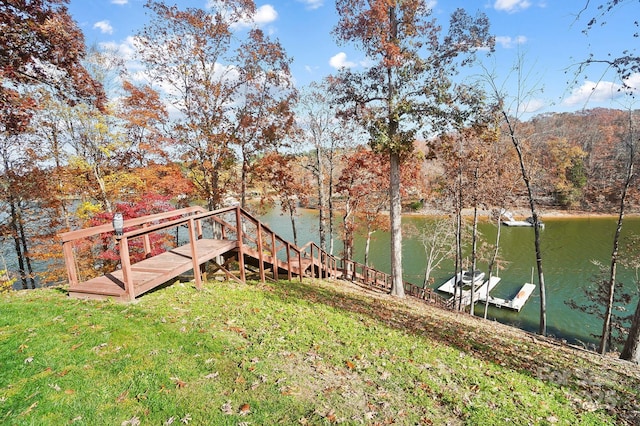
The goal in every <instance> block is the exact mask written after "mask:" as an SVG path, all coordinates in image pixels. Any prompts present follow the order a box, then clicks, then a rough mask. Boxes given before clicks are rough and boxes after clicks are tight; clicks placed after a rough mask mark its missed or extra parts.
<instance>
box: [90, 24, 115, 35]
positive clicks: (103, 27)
mask: <svg viewBox="0 0 640 426" xmlns="http://www.w3.org/2000/svg"><path fill="white" fill-rule="evenodd" d="M93 28H94V29H96V28H97V29H99V30H100V32H101V33H102V34H113V27H112V26H111V24H110V23H109V21H98V22H96V23H95V24H93Z"/></svg>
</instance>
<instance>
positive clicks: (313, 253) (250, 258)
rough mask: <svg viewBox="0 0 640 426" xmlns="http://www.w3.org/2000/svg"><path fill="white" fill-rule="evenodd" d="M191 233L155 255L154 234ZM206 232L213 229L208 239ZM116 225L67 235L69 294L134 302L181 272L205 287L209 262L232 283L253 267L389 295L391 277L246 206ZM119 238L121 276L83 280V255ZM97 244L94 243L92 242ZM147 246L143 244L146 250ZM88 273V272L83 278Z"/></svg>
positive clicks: (415, 291)
mask: <svg viewBox="0 0 640 426" xmlns="http://www.w3.org/2000/svg"><path fill="white" fill-rule="evenodd" d="M184 228H187V230H188V235H187V237H186V240H187V241H186V242H183V243H182V245H181V246H179V247H177V248H173V249H170V250H166V251H164V252H162V253H160V254H157V255H155V256H152V255H151V253H152V252H153V250H152V247H151V246H152V244H151V241H152V239H151V238H150V236H151V235H152V234H154V233H159V232H164V233H165V235H166V233H167V232H172V233H173V232H175V233H176V234H177V233H178V231H179V230H180V229H184ZM205 228H206V229H209V233H208V235H207V234H206V233H205V231H204V230H205ZM113 234H114V229H113V226H112V225H111V224H105V225H100V226H96V227H92V228H88V229H80V230H76V231H70V232H65V233H63V234H60V237H61V239H62V243H63V245H62V247H63V252H64V257H65V263H66V266H67V274H68V277H69V295H70V296H71V297H76V298H86V299H104V298H112V299H116V300H121V301H132V300H134V299H135V298H137V297H139V296H140V295H142V294H144V293H146V292H148V291H150V290H152V289H154V288H157V287H158V286H161V285H163V284H165V283H167V282H170V281H171V280H173V279H175V278H177V277H178V276H180V275H181V274H184V273H186V272H188V271H193V279H194V282H195V286H196V287H197V288H201V286H202V282H203V280H204V279H205V278H206V276H205V271H206V268H205V264H207V263H209V264H210V265H211V266H212V268H210V269H213V272H214V273H216V272H218V271H222V272H223V273H224V274H225V277H226V279H235V280H237V281H240V282H245V280H246V276H247V273H248V272H250V269H249V266H252V267H254V268H257V274H258V279H259V280H261V281H263V282H264V281H265V280H266V279H270V280H274V281H276V280H278V279H279V277H280V276H282V275H283V274H284V275H285V276H286V277H287V279H288V280H289V281H291V280H292V279H293V278H294V277H297V278H299V279H302V277H314V278H334V279H343V280H348V281H353V282H357V283H360V284H362V285H364V286H366V287H368V288H371V289H375V290H378V291H384V292H389V291H390V290H391V277H390V276H389V275H388V274H386V273H384V272H380V271H377V270H375V269H373V268H369V267H367V266H365V265H362V264H359V263H357V262H354V261H350V260H345V259H339V258H337V257H335V256H333V255H331V254H330V253H327V252H326V251H325V250H323V249H321V248H320V247H319V246H318V245H317V244H315V243H313V242H310V243H308V244H306V245H305V246H302V247H297V246H296V245H294V244H291V243H290V242H288V241H286V240H284V239H283V238H281V237H279V236H278V235H277V234H276V233H275V232H273V231H272V230H271V229H269V227H268V226H265V225H264V224H262V223H261V222H260V221H259V220H258V219H256V218H255V217H253V216H252V215H251V214H250V213H248V212H246V211H245V210H243V209H242V208H240V207H229V208H224V209H220V210H216V211H206V210H205V209H203V208H200V207H188V208H185V209H180V210H174V211H170V212H166V213H159V214H154V215H149V216H144V217H140V218H134V219H128V220H125V221H124V233H123V235H121V236H115V235H113ZM105 236H106V237H107V238H106V240H109V239H110V238H113V239H114V240H115V242H116V244H117V245H118V252H119V256H120V261H119V268H118V269H117V270H115V271H114V272H110V273H107V274H105V275H102V276H98V277H94V278H91V279H87V280H81V279H80V278H79V277H80V276H85V275H88V274H91V273H92V272H93V271H91V270H89V271H79V270H78V262H77V256H79V253H78V251H79V250H81V249H82V248H83V247H84V248H86V247H87V246H91V244H92V243H91V241H95V239H96V238H97V237H102V241H105V238H104V237H105ZM140 240H141V241H142V246H143V247H144V254H145V257H144V258H143V259H141V260H138V261H134V262H132V261H131V258H130V255H131V253H130V251H131V247H130V244H131V243H132V242H133V241H140ZM87 242H89V243H90V244H87ZM138 246H139V244H138ZM81 272H82V273H81ZM404 287H405V292H406V293H407V294H408V295H409V296H413V297H417V298H419V299H421V300H423V301H425V302H427V303H432V304H436V305H438V306H441V307H446V300H445V299H444V298H442V297H440V296H438V295H437V294H436V293H435V291H433V290H431V289H422V288H421V287H418V286H415V285H413V284H410V283H406V282H405V283H404Z"/></svg>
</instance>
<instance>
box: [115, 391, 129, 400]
mask: <svg viewBox="0 0 640 426" xmlns="http://www.w3.org/2000/svg"><path fill="white" fill-rule="evenodd" d="M128 396H129V391H128V390H125V391H124V392H122V393H121V394H120V395H118V397H117V398H116V402H123V401H124V400H126V399H127V397H128Z"/></svg>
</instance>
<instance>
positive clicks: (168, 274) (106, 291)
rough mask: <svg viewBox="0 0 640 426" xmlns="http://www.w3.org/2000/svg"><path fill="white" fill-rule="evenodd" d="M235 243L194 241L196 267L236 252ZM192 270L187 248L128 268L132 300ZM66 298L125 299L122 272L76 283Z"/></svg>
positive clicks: (208, 240)
mask: <svg viewBox="0 0 640 426" xmlns="http://www.w3.org/2000/svg"><path fill="white" fill-rule="evenodd" d="M237 247H238V243H237V242H236V241H233V240H211V239H200V240H197V241H196V253H197V254H198V264H199V265H201V264H203V263H205V262H207V261H209V260H211V259H213V258H215V257H216V256H220V255H223V254H225V253H227V252H229V251H232V250H235V249H236V248H237ZM192 269H193V261H192V259H191V247H190V245H189V244H186V245H183V246H181V247H177V248H175V249H172V250H169V251H166V252H164V253H161V254H159V255H156V256H153V257H150V258H148V259H144V260H142V261H140V262H137V263H135V264H133V265H131V279H132V282H133V286H134V293H135V296H136V297H137V296H140V295H141V294H143V293H146V292H147V291H149V290H152V289H153V288H155V287H157V286H159V285H162V284H164V283H166V282H167V281H170V280H172V279H174V278H176V277H177V276H179V275H180V274H182V273H184V272H187V271H189V270H192ZM69 295H70V296H73V297H79V298H99V297H100V296H104V297H114V298H120V299H126V297H127V294H126V292H125V285H124V278H123V275H122V271H121V270H117V271H114V272H112V273H109V274H106V275H102V276H100V277H96V278H93V279H90V280H88V281H84V282H81V283H78V285H76V286H73V287H72V288H70V289H69Z"/></svg>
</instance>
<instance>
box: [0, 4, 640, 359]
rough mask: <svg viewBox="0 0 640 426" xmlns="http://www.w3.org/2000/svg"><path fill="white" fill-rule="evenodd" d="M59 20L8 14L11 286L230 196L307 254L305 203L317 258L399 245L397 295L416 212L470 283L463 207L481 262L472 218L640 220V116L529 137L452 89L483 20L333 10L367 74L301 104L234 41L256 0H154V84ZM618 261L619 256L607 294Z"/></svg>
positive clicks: (363, 7)
mask: <svg viewBox="0 0 640 426" xmlns="http://www.w3.org/2000/svg"><path fill="white" fill-rule="evenodd" d="M66 3H67V2H66V1H65V0H33V1H30V2H3V3H2V4H1V5H0V26H1V27H0V29H1V30H2V31H0V49H1V51H0V61H2V63H1V67H0V73H1V74H0V78H1V80H0V81H1V83H2V84H1V85H0V107H1V112H0V113H1V114H2V118H3V120H2V128H0V130H1V131H2V139H1V142H0V160H1V167H2V168H1V170H0V172H1V173H0V178H1V179H2V187H1V190H0V194H1V196H2V210H3V217H2V227H1V229H0V233H1V235H2V237H3V241H4V242H5V245H7V246H11V247H12V250H11V251H12V252H13V255H14V257H15V259H16V265H17V266H16V268H17V270H15V271H7V273H8V274H9V275H6V280H5V281H6V282H11V280H12V279H15V280H17V281H18V286H20V287H22V288H25V289H26V288H34V287H35V286H36V276H38V278H39V280H40V282H42V283H58V282H62V281H64V274H63V268H62V261H61V250H60V249H59V247H58V245H57V243H56V234H57V233H58V232H60V231H62V230H64V229H71V228H79V227H86V226H91V225H93V224H98V223H104V222H106V221H109V219H110V217H111V216H112V215H113V213H114V212H116V211H120V212H123V213H125V216H129V217H131V216H134V215H144V214H151V213H154V212H158V211H163V210H166V209H168V208H172V207H179V206H183V205H186V204H190V203H194V202H198V203H202V204H204V205H206V206H207V207H208V208H209V209H215V208H218V207H220V206H223V205H225V204H226V203H228V202H231V198H230V197H233V198H234V199H237V201H238V202H239V203H240V204H241V205H242V206H243V207H247V208H248V207H249V199H250V198H251V197H254V198H259V199H260V201H261V202H262V203H272V202H275V201H277V202H279V203H280V205H281V206H282V208H283V210H284V211H285V212H287V213H288V214H289V215H290V218H291V223H292V226H293V228H294V238H296V232H295V212H296V207H297V206H298V205H299V203H307V202H312V203H313V205H314V206H316V207H317V208H318V210H319V212H320V216H319V239H320V243H321V245H322V246H323V248H325V249H328V250H330V251H332V250H333V240H334V237H336V238H340V239H341V240H342V241H343V247H344V253H342V254H343V255H344V256H345V257H347V258H348V257H350V256H351V255H352V250H353V235H354V233H355V232H356V231H357V228H358V227H360V228H361V229H364V231H363V232H365V233H366V234H367V235H368V236H369V237H370V236H371V234H372V233H373V232H374V231H375V230H376V229H379V228H380V227H387V228H388V229H389V230H390V231H391V236H392V238H391V247H390V253H391V265H392V267H391V269H392V270H391V275H392V279H393V287H392V293H393V294H394V295H396V296H398V297H403V296H404V287H403V282H402V259H401V247H402V229H401V227H400V217H401V214H402V209H403V206H404V207H405V208H406V207H407V206H408V205H413V206H414V207H416V206H418V205H423V204H427V205H431V206H435V207H437V208H438V209H439V210H441V211H444V212H452V213H453V216H455V218H456V223H457V231H456V233H455V234H456V241H455V244H454V245H455V250H454V252H455V253H454V254H453V256H454V257H455V259H456V271H462V268H463V266H464V265H463V264H462V256H461V250H462V249H461V247H462V245H463V241H462V236H463V232H462V226H463V222H465V220H463V219H462V215H461V213H462V210H463V209H465V208H472V209H473V211H474V216H473V229H474V232H473V233H472V241H473V242H474V259H475V252H476V250H475V242H476V241H477V235H476V233H475V229H476V227H475V225H476V224H477V217H478V216H477V214H478V210H479V209H483V208H498V207H499V208H503V207H507V206H513V205H522V204H523V203H524V205H526V206H528V207H530V209H531V212H532V216H533V217H534V222H536V223H537V221H538V214H539V212H540V208H541V207H542V208H544V207H552V206H553V207H562V208H577V209H581V210H594V211H612V210H613V211H620V226H621V224H622V219H623V216H624V215H623V213H624V208H625V207H626V208H628V207H629V206H634V205H635V204H637V194H636V190H635V186H634V185H632V184H631V182H632V181H633V179H634V178H635V173H634V172H633V168H632V165H633V164H634V163H635V161H636V157H635V156H634V155H632V154H633V147H635V144H636V142H637V136H635V133H634V129H635V124H636V121H637V112H635V111H616V110H592V111H583V112H579V113H571V114H569V113H566V114H548V115H545V116H538V117H535V118H533V119H531V120H529V121H522V120H520V119H519V117H518V116H517V114H515V115H514V114H513V112H511V111H507V109H506V108H505V101H506V99H505V98H506V95H507V94H505V93H502V92H501V91H500V90H498V89H497V87H498V85H497V84H495V83H496V81H495V78H494V77H493V76H491V75H489V74H488V73H487V74H486V75H485V76H484V79H485V84H478V82H477V81H468V80H464V79H460V78H458V76H459V74H460V73H461V71H462V70H464V69H466V68H470V67H474V66H476V67H477V64H478V62H477V61H478V57H479V56H480V55H485V54H488V55H490V54H491V52H492V50H493V46H494V43H495V39H494V37H493V36H492V35H491V33H490V25H489V24H490V23H489V21H488V19H487V17H486V16H485V15H484V14H483V13H481V12H477V13H476V14H475V15H472V14H469V13H468V12H467V11H465V10H463V9H458V10H456V11H455V12H454V13H453V14H452V16H451V18H450V21H449V25H448V27H447V30H446V32H444V31H443V29H442V27H441V26H440V25H438V23H437V22H436V21H435V20H434V19H433V16H432V11H431V10H430V9H429V7H428V4H427V2H424V1H420V0H412V1H404V2H398V3H395V2H391V3H389V2H383V1H373V2H368V3H366V4H365V3H363V2H359V1H355V0H340V1H338V2H337V3H336V8H337V12H338V17H339V20H338V22H337V23H336V26H335V29H334V36H335V37H336V40H338V41H339V42H341V43H349V44H353V45H354V46H356V47H358V48H360V49H361V50H362V51H363V52H365V54H366V55H367V57H368V58H370V59H371V61H372V62H371V66H370V67H369V68H367V69H366V70H364V71H361V72H356V71H353V70H350V69H342V70H341V71H339V72H338V73H336V74H335V75H332V76H329V77H327V78H325V79H324V80H322V81H318V82H316V83H313V84H311V85H309V86H308V87H305V88H298V87H296V86H295V84H294V81H293V77H292V75H291V72H290V69H289V66H290V64H291V58H290V57H289V56H288V55H287V53H286V51H285V49H284V47H283V46H282V45H281V44H280V42H279V41H278V40H277V39H276V38H273V37H271V36H270V35H268V34H265V33H264V32H263V31H261V30H260V29H258V28H253V29H251V30H249V31H245V32H242V33H238V32H235V31H234V26H235V25H236V24H237V23H239V22H241V21H242V20H243V19H245V17H246V16H250V15H251V13H252V12H253V11H255V4H253V2H252V1H250V0H226V1H225V2H220V3H219V4H218V5H217V6H216V7H215V8H214V9H212V10H210V11H204V10H202V9H198V8H186V9H184V10H181V9H179V8H177V7H176V6H169V5H167V4H165V3H164V2H161V1H153V0H149V1H147V3H146V7H147V9H148V11H149V14H150V17H151V18H150V20H149V23H148V24H146V25H145V26H144V27H143V28H142V29H141V30H140V32H139V33H138V34H137V37H136V49H137V51H136V58H137V60H138V62H139V65H140V66H141V67H142V68H143V69H144V71H142V74H143V75H144V77H145V78H144V80H141V79H140V78H139V74H140V73H138V74H135V73H134V72H133V71H132V70H130V69H127V67H126V66H125V64H124V63H123V61H122V59H121V58H119V57H118V55H116V54H115V53H114V52H110V51H108V50H97V49H86V47H85V45H84V39H83V36H82V33H81V31H80V30H79V29H78V27H77V25H76V24H75V22H73V20H72V19H71V18H70V16H69V14H68V10H67V9H66V7H65V4H66ZM587 65H588V64H587ZM617 65H618V66H619V67H620V68H619V70H620V71H619V72H620V73H621V75H623V73H624V72H628V70H629V68H628V67H626V68H625V66H624V63H617ZM141 81H142V83H141ZM417 148H418V149H417ZM621 188H622V189H624V192H621ZM383 212H384V213H388V216H384V215H381V213H383ZM336 215H342V221H341V223H342V225H341V229H334V226H335V221H334V218H335V217H336ZM498 223H499V221H498ZM536 229H538V228H537V227H536ZM539 238H540V236H539V235H538V234H536V238H535V244H536V249H537V253H536V257H537V262H538V278H539V287H540V290H541V294H542V295H543V297H542V303H541V319H540V332H541V334H545V333H546V326H545V324H546V313H545V309H544V278H543V277H544V276H543V273H542V253H540V252H539ZM368 241H369V238H367V244H368ZM160 243H161V242H158V244H160ZM296 243H297V241H296ZM96 244H97V245H98V247H96V248H95V249H94V250H93V251H91V253H92V254H93V257H91V256H90V257H88V258H86V259H84V260H83V261H84V262H85V263H86V268H87V269H88V270H93V271H95V273H101V272H103V271H106V270H108V269H109V268H111V267H113V262H114V261H115V260H114V259H113V258H112V257H110V255H109V254H108V253H109V251H108V250H104V249H105V247H106V245H107V242H104V241H102V242H97V243H96ZM498 244H499V242H496V252H497V246H498ZM617 255H618V250H617V245H616V243H614V250H613V254H612V268H611V278H610V279H609V290H610V292H611V293H613V292H614V290H615V267H614V266H615V264H616V260H615V259H616V258H617ZM472 263H473V264H475V260H472ZM38 265H41V266H40V267H38ZM42 265H46V267H43V266H42ZM471 267H472V268H474V266H471ZM5 269H8V268H5ZM37 271H39V272H37ZM425 281H427V280H425ZM639 309H640V308H639ZM607 311H609V309H607ZM606 316H607V315H605V327H604V330H605V331H603V338H604V335H605V334H606V333H607V332H608V330H609V326H608V325H607V321H608V320H607V319H606ZM637 316H639V317H640V314H638V315H637ZM637 323H640V320H638V321H636V322H634V324H637ZM636 333H637V332H636ZM633 334H634V333H633V332H632V333H631V334H630V335H631V336H633ZM636 347H637V345H636ZM633 356H635V359H636V360H637V359H638V353H637V349H636V352H635V355H633Z"/></svg>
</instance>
